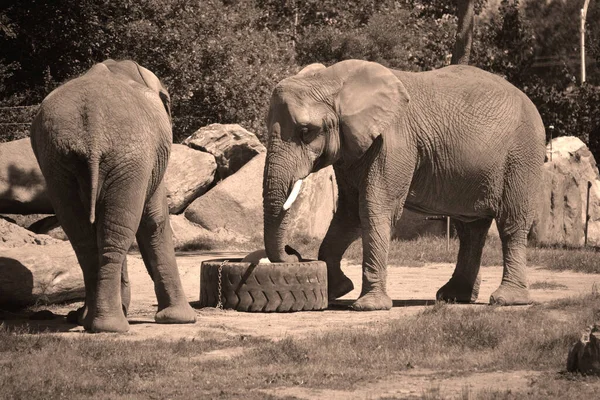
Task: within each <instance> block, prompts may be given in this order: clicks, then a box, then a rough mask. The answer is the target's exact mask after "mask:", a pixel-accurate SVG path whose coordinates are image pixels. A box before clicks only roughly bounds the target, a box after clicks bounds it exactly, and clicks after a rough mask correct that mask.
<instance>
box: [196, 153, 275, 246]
mask: <svg viewBox="0 0 600 400" xmlns="http://www.w3.org/2000/svg"><path fill="white" fill-rule="evenodd" d="M265 158H266V156H265V154H261V155H258V156H256V157H254V158H253V159H252V160H250V161H249V162H248V163H247V164H246V165H244V166H243V167H242V168H241V169H240V170H239V171H238V172H237V173H236V174H234V175H231V176H230V177H228V178H227V179H225V180H223V181H221V182H219V183H218V184H217V185H216V186H215V187H213V188H212V189H211V190H209V191H208V192H207V193H206V194H205V195H204V196H202V197H199V198H197V199H196V200H194V202H193V203H192V204H190V206H189V207H188V208H187V209H186V210H185V217H186V218H187V219H189V220H190V221H192V222H193V223H196V224H198V225H200V226H201V227H203V228H205V229H208V230H210V231H215V230H217V229H219V228H222V229H225V230H227V231H231V232H237V233H239V234H241V235H245V236H252V235H254V234H255V233H257V232H258V233H260V232H262V224H263V220H262V180H263V169H264V165H265Z"/></svg>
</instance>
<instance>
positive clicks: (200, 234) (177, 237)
mask: <svg viewBox="0 0 600 400" xmlns="http://www.w3.org/2000/svg"><path fill="white" fill-rule="evenodd" d="M170 221H171V230H172V231H173V245H174V247H175V249H182V248H185V247H186V246H188V245H190V244H192V243H194V242H198V241H200V242H202V241H204V242H206V243H210V242H213V241H216V242H235V243H244V242H246V241H248V238H247V237H245V236H243V235H240V234H237V233H236V232H230V231H227V230H226V229H224V228H217V229H215V230H214V231H209V230H208V229H205V228H203V227H201V226H199V225H197V224H194V223H193V222H191V221H190V220H188V219H187V218H186V217H185V215H183V214H178V215H171V216H170Z"/></svg>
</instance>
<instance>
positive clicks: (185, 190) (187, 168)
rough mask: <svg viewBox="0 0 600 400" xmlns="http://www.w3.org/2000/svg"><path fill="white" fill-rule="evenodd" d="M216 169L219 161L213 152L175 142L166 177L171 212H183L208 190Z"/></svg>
mask: <svg viewBox="0 0 600 400" xmlns="http://www.w3.org/2000/svg"><path fill="white" fill-rule="evenodd" d="M216 169H217V163H216V162H215V158H214V157H213V156H212V155H211V154H208V153H204V152H202V151H197V150H194V149H191V148H189V147H187V146H184V145H182V144H174V145H173V146H172V147H171V157H170V158H169V165H168V166H167V171H166V172H165V177H164V180H165V184H166V186H167V199H168V202H169V212H170V213H172V214H178V213H180V212H182V211H183V210H185V208H186V207H187V206H188V205H189V204H190V203H191V202H192V201H194V200H195V199H196V198H197V197H198V196H201V195H202V194H203V193H204V192H206V191H207V190H208V188H209V187H210V185H211V184H212V182H213V180H214V177H215V171H216Z"/></svg>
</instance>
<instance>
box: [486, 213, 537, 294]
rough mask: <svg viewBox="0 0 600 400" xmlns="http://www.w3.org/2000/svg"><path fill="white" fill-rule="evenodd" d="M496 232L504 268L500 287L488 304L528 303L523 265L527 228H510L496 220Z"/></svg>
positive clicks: (525, 259) (525, 256) (527, 290)
mask: <svg viewBox="0 0 600 400" xmlns="http://www.w3.org/2000/svg"><path fill="white" fill-rule="evenodd" d="M498 232H499V233H500V240H501V241H502V257H503V261H504V270H503V273H502V283H501V284H500V287H499V288H498V289H496V291H494V293H492V295H491V296H490V304H498V305H522V304H530V303H531V298H530V297H529V289H528V285H527V276H526V272H525V265H526V262H527V254H526V252H527V232H528V231H527V230H526V229H524V228H517V229H511V227H510V225H508V226H507V224H506V223H501V222H499V221H498Z"/></svg>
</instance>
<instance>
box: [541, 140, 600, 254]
mask: <svg viewBox="0 0 600 400" xmlns="http://www.w3.org/2000/svg"><path fill="white" fill-rule="evenodd" d="M548 153H551V158H550V156H549V160H548V161H547V162H546V163H545V164H544V174H543V179H542V185H541V188H540V191H539V200H538V203H537V207H536V216H535V219H534V223H533V227H532V230H531V233H530V240H532V241H533V242H535V243H538V244H544V245H567V246H575V247H577V246H582V245H583V244H584V231H585V220H586V201H587V192H588V182H589V185H590V203H589V214H590V219H589V224H588V244H589V245H594V246H597V245H600V181H599V176H598V168H597V166H596V161H595V160H594V157H593V155H592V153H591V152H590V151H589V150H588V148H587V146H586V145H585V144H584V143H583V142H582V141H581V140H579V139H578V138H576V137H571V136H565V137H559V138H556V139H554V140H553V141H552V144H551V145H548Z"/></svg>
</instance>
